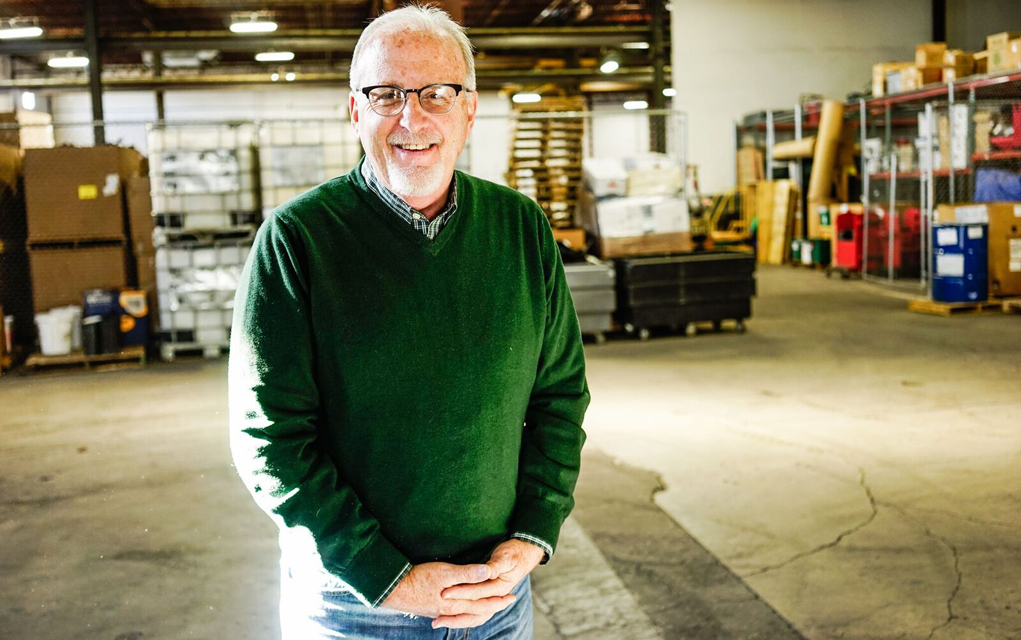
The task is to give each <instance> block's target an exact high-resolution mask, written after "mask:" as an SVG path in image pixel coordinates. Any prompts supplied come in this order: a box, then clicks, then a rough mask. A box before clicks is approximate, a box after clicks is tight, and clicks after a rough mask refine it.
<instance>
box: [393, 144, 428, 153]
mask: <svg viewBox="0 0 1021 640" xmlns="http://www.w3.org/2000/svg"><path fill="white" fill-rule="evenodd" d="M397 146H398V147H400V148H401V149H407V150H409V151H422V150H424V149H428V148H429V147H431V146H432V145H431V144H399V145H397Z"/></svg>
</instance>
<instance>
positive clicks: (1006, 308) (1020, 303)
mask: <svg viewBox="0 0 1021 640" xmlns="http://www.w3.org/2000/svg"><path fill="white" fill-rule="evenodd" d="M1003 312H1004V313H1017V314H1021V298H1007V299H1006V300H1004V301H1003Z"/></svg>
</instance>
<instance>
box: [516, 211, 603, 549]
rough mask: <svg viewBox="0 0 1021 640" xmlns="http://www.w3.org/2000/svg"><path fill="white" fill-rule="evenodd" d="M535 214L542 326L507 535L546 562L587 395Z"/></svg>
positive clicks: (553, 253) (558, 281) (549, 247)
mask: <svg viewBox="0 0 1021 640" xmlns="http://www.w3.org/2000/svg"><path fill="white" fill-rule="evenodd" d="M539 215H540V216H541V225H542V226H541V229H540V243H539V244H540V248H541V252H542V263H543V271H544V274H545V280H546V288H545V289H546V290H545V295H546V326H545V330H544V333H543V341H542V349H541V351H540V355H539V363H538V368H537V370H536V376H535V384H534V385H533V387H532V395H531V397H530V398H529V401H528V409H527V410H526V412H525V429H524V435H523V438H522V446H521V461H520V469H519V473H518V489H517V503H516V505H515V509H514V516H513V518H512V522H511V524H510V531H512V532H514V537H519V538H522V539H525V540H529V541H531V542H535V543H537V544H539V546H541V547H543V548H548V549H549V551H548V552H547V556H551V555H552V554H553V550H554V549H555V548H556V545H557V539H558V538H559V535H560V527H561V526H562V525H563V523H564V520H566V519H567V516H568V514H570V513H571V510H572V509H573V508H574V497H573V494H574V486H575V484H576V483H577V481H578V473H579V470H580V469H581V448H582V445H583V444H584V442H585V432H584V431H583V430H582V427H581V425H582V420H583V419H584V417H585V410H586V409H587V408H588V404H589V391H588V384H587V382H586V380H585V353H584V350H583V348H582V342H581V329H580V327H579V325H578V316H577V313H576V312H575V309H574V302H573V301H572V299H571V292H570V291H569V290H568V288H567V278H566V276H565V275H564V265H563V263H562V261H561V259H560V252H559V250H558V249H557V245H556V242H555V241H554V240H553V232H552V231H551V229H550V226H549V223H548V222H547V221H546V218H545V216H544V215H542V214H541V213H540V214H539ZM541 543H545V544H541ZM546 559H547V560H548V557H547V558H546Z"/></svg>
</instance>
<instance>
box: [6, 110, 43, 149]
mask: <svg viewBox="0 0 1021 640" xmlns="http://www.w3.org/2000/svg"><path fill="white" fill-rule="evenodd" d="M0 123H2V124H17V125H19V128H17V129H6V128H5V129H0V144H5V145H8V146H11V147H16V148H18V149H43V148H48V147H52V146H53V124H52V123H53V116H51V115H50V114H48V113H46V112H45V111H29V110H27V109H17V110H15V111H6V112H4V113H0Z"/></svg>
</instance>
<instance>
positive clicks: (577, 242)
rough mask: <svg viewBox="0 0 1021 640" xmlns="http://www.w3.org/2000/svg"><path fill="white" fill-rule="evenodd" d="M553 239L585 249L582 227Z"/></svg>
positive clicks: (555, 234)
mask: <svg viewBox="0 0 1021 640" xmlns="http://www.w3.org/2000/svg"><path fill="white" fill-rule="evenodd" d="M553 239H554V240H556V241H557V242H563V243H564V244H565V245H567V246H568V247H569V248H571V249H574V250H575V251H584V250H585V230H584V229H554V230H553ZM138 280H139V285H141V283H142V282H141V281H142V266H141V264H139V266H138Z"/></svg>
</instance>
